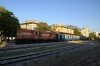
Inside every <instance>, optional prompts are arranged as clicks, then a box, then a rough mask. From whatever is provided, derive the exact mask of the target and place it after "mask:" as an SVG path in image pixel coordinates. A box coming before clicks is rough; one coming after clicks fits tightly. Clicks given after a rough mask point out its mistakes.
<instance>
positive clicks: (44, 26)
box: [36, 22, 51, 31]
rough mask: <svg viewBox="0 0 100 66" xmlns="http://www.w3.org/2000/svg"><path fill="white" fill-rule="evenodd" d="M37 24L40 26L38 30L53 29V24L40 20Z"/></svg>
mask: <svg viewBox="0 0 100 66" xmlns="http://www.w3.org/2000/svg"><path fill="white" fill-rule="evenodd" d="M37 25H38V27H37V28H36V29H37V30H44V31H50V30H51V26H48V24H47V23H44V22H40V23H38V24H37Z"/></svg>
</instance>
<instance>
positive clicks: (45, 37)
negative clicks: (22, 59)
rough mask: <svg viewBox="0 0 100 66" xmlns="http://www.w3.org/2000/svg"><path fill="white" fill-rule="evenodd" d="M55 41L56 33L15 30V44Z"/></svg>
mask: <svg viewBox="0 0 100 66" xmlns="http://www.w3.org/2000/svg"><path fill="white" fill-rule="evenodd" d="M51 41H56V33H55V32H51V31H38V30H29V29H24V28H20V29H18V30H17V37H16V39H15V43H16V44H23V43H24V44H25V43H34V42H51Z"/></svg>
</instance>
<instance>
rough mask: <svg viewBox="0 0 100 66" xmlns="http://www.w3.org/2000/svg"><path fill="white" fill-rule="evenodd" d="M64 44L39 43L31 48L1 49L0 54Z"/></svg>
mask: <svg viewBox="0 0 100 66" xmlns="http://www.w3.org/2000/svg"><path fill="white" fill-rule="evenodd" d="M65 43H66V42H56V43H41V44H35V45H32V46H23V47H12V48H3V49H0V53H2V52H8V51H11V52H12V51H17V50H21V49H22V50H23V49H31V48H35V47H44V46H53V45H61V44H65Z"/></svg>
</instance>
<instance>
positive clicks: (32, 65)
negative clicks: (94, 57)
mask: <svg viewBox="0 0 100 66" xmlns="http://www.w3.org/2000/svg"><path fill="white" fill-rule="evenodd" d="M89 47H93V45H91V44H86V45H84V46H82V47H79V48H75V49H71V50H65V51H63V52H58V53H55V54H51V55H48V56H44V57H39V58H36V59H31V60H27V61H23V62H18V63H14V64H12V65H7V66H44V65H46V66H47V65H50V64H51V63H53V61H54V59H55V58H56V59H55V60H57V61H59V57H61V56H66V55H69V54H70V53H72V52H75V51H78V50H83V49H85V48H89Z"/></svg>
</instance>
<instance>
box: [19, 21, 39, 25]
mask: <svg viewBox="0 0 100 66" xmlns="http://www.w3.org/2000/svg"><path fill="white" fill-rule="evenodd" d="M38 23H39V22H38V21H36V20H27V21H24V22H23V23H21V25H24V24H38Z"/></svg>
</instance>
